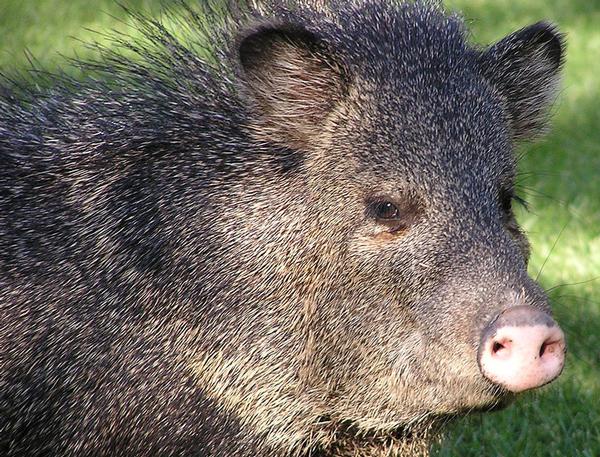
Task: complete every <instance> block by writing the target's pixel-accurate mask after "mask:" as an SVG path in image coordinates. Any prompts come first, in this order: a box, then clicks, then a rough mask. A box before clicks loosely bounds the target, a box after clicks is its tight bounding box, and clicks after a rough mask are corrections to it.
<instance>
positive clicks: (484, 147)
mask: <svg viewBox="0 0 600 457" xmlns="http://www.w3.org/2000/svg"><path fill="white" fill-rule="evenodd" d="M355 109H356V110H358V111H359V113H360V114H359V115H358V116H357V117H356V118H357V119H360V121H359V123H360V124H361V126H360V127H359V128H355V129H354V132H355V135H356V136H359V137H360V138H356V139H355V141H354V144H361V145H362V147H356V148H353V151H354V152H353V153H354V154H356V156H357V159H358V161H359V163H362V164H363V165H364V166H365V168H367V169H370V170H375V171H379V172H380V173H383V174H385V175H387V176H388V177H389V175H390V173H391V174H395V175H397V177H399V178H400V179H401V180H404V181H412V182H413V183H415V184H419V185H420V186H425V187H428V188H431V187H436V186H437V187H439V186H446V185H447V184H448V183H464V184H467V182H468V183H469V185H471V186H476V187H489V186H490V185H493V186H497V185H498V183H500V184H501V185H502V184H503V183H504V185H509V184H510V182H511V181H512V179H513V176H514V173H515V159H514V157H513V152H512V145H511V141H510V137H509V132H508V127H507V121H506V117H505V114H504V111H503V108H502V101H501V100H500V99H499V98H498V97H497V96H496V95H495V94H494V93H493V92H492V90H491V89H490V88H489V87H487V85H486V84H485V82H484V81H482V80H479V79H478V77H477V76H473V75H468V74H466V75H463V74H460V75H456V76H452V77H449V78H447V79H445V80H444V83H443V84H439V85H430V84H429V83H428V81H427V78H422V79H420V78H419V77H418V75H417V76H416V77H415V78H414V79H413V78H406V79H404V80H402V81H401V82H395V81H389V80H388V82H386V83H382V84H381V85H380V87H378V88H374V90H373V91H368V92H367V93H366V94H365V98H364V99H363V102H362V103H360V106H356V107H355Z"/></svg>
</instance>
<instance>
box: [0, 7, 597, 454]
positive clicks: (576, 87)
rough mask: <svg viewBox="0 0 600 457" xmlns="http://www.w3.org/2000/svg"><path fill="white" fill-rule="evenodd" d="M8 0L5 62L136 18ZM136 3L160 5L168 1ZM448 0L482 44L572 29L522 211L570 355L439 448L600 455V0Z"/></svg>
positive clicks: (54, 51) (77, 47)
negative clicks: (539, 30) (525, 30)
mask: <svg viewBox="0 0 600 457" xmlns="http://www.w3.org/2000/svg"><path fill="white" fill-rule="evenodd" d="M0 2H1V3H2V8H1V10H2V14H0V37H2V39H1V40H0V69H2V70H7V69H11V68H13V69H14V68H26V67H27V65H28V61H27V58H26V56H25V53H24V50H25V48H27V49H29V51H31V53H32V54H33V55H34V56H35V57H36V59H37V60H38V61H39V63H40V64H41V65H42V66H44V67H47V68H50V69H55V68H56V67H57V65H58V63H59V62H60V61H61V58H59V56H58V53H60V54H63V55H66V56H74V55H75V54H76V53H77V54H78V55H80V56H86V55H88V54H89V52H90V51H89V50H88V49H86V48H85V47H84V46H83V45H82V44H81V43H80V42H78V41H77V40H82V41H84V42H85V41H91V40H99V41H100V42H104V43H106V40H105V39H104V38H102V37H101V36H99V35H97V34H94V33H92V32H90V31H88V30H86V28H90V29H93V30H97V31H100V32H107V31H108V30H110V29H112V28H118V29H119V30H126V29H127V25H126V24H128V23H131V21H130V20H129V19H127V17H126V15H125V14H124V13H123V11H122V10H121V9H120V8H119V7H118V6H117V4H116V3H115V2H114V1H113V0H96V1H95V2H89V1H86V0H70V1H68V2H67V1H64V0H37V1H33V0H0ZM128 4H129V5H131V6H132V7H133V9H139V8H142V9H146V10H148V9H149V10H150V11H158V10H159V8H160V0H128ZM446 4H447V5H448V6H449V7H450V8H451V9H455V10H461V11H463V12H464V14H465V16H466V18H467V19H468V21H469V24H470V28H471V30H472V32H473V40H474V41H477V42H480V43H491V42H493V41H495V40H497V39H499V38H501V37H502V36H504V35H506V34H508V33H510V32H511V31H513V30H515V29H518V28H520V27H522V26H525V25H527V24H529V23H533V22H536V21H538V20H540V19H551V20H553V21H555V22H556V23H558V24H559V25H560V28H561V30H563V31H564V32H566V33H567V38H568V54H567V64H566V67H565V77H564V84H563V90H562V92H561V94H560V96H559V98H558V101H557V104H556V107H555V113H554V122H553V129H552V131H551V133H550V134H549V135H548V136H547V137H546V138H545V139H544V140H543V141H541V142H538V143H536V144H534V145H528V146H525V147H523V148H522V152H524V153H525V155H524V159H523V160H522V163H521V173H522V176H521V179H520V183H521V185H522V194H523V195H524V196H525V197H526V198H527V200H528V201H529V203H530V206H531V209H532V211H531V213H525V212H521V214H520V215H519V217H520V220H521V222H522V223H523V225H524V227H525V228H526V230H527V232H528V233H529V236H530V239H531V242H532V246H533V257H532V259H531V273H532V275H534V276H537V275H538V273H539V272H540V270H542V266H543V271H541V274H540V281H541V283H542V285H543V286H544V287H545V288H546V289H551V292H550V296H551V298H552V301H553V305H554V310H555V315H556V317H557V320H558V321H559V322H560V323H561V325H562V326H563V328H564V330H565V332H566V334H567V339H568V344H569V355H568V361H567V365H566V368H565V371H564V374H563V376H561V378H560V379H559V380H558V381H557V382H555V383H553V384H552V385H550V386H549V387H547V388H544V389H543V390H542V391H540V392H537V393H535V394H530V395H527V396H525V397H524V398H522V399H521V400H519V401H518V402H517V403H516V404H514V405H513V406H511V407H509V408H507V409H506V410H504V411H502V412H498V413H493V414H486V415H480V416H474V417H471V418H469V419H466V420H462V421H460V422H457V423H456V424H455V425H453V426H452V428H451V430H450V432H449V434H448V436H447V439H446V440H445V441H444V443H443V446H440V448H439V449H437V450H436V451H435V452H434V454H435V455H436V456H461V457H468V456H473V457H475V456H477V457H479V456H506V457H511V456H519V457H520V456H524V457H526V456H557V457H558V456H561V457H562V456H569V457H570V456H582V457H593V456H594V457H596V456H600V280H594V279H597V278H598V277H600V1H598V0H522V1H519V2H517V1H514V0H448V1H446ZM90 5H93V6H90ZM117 18H118V19H119V20H117ZM120 21H123V23H122V22H120ZM128 31H129V32H131V30H128ZM561 232H562V235H561V236H560V238H559V234H560V233H561ZM555 243H556V245H555ZM554 245H555V246H554ZM553 246H554V248H553ZM569 284H572V285H569Z"/></svg>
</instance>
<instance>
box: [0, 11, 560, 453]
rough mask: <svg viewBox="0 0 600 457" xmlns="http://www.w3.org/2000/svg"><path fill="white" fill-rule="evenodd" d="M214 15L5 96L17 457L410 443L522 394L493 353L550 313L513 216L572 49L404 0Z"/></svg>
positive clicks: (5, 333) (1, 247)
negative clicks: (489, 30)
mask: <svg viewBox="0 0 600 457" xmlns="http://www.w3.org/2000/svg"><path fill="white" fill-rule="evenodd" d="M200 10H201V11H200V12H199V13H198V12H194V11H195V10H194V9H191V8H190V9H188V10H187V14H186V15H185V17H184V18H183V19H180V20H179V22H178V24H179V25H178V26H176V27H175V29H178V31H179V32H180V33H179V35H178V36H177V37H176V36H175V35H173V34H172V33H171V32H170V31H169V30H170V29H167V28H166V27H164V26H163V25H161V23H159V22H155V21H152V20H149V19H144V18H142V17H140V18H139V21H138V23H139V26H140V28H141V29H142V30H143V31H144V32H145V37H146V39H145V40H144V41H141V42H128V41H126V40H123V41H122V42H121V44H122V46H123V47H124V48H125V49H126V50H128V51H133V54H134V56H133V57H130V58H128V57H124V53H122V52H111V51H108V50H99V53H100V54H101V57H100V58H99V59H98V60H97V61H94V62H87V63H81V65H82V66H83V67H84V69H85V71H86V72H87V73H88V74H89V75H90V76H89V77H88V78H87V79H84V80H83V81H77V80H73V79H70V78H68V77H66V76H56V77H50V83H51V84H50V85H51V87H49V88H46V89H39V90H37V89H33V88H31V87H18V85H15V84H8V83H7V84H5V87H4V88H3V89H2V91H1V94H2V96H1V97H0V322H1V324H0V454H1V455H3V456H7V457H11V456H13V457H14V456H25V455H27V456H46V455H53V456H65V457H69V456H99V455H107V456H109V455H110V456H115V457H118V456H159V455H160V456H185V455H190V456H214V457H226V456H227V457H230V456H236V457H237V456H239V457H242V456H303V455H306V456H308V455H312V456H316V455H319V456H333V455H335V456H351V455H352V456H367V455H368V456H384V455H409V454H419V453H425V452H426V448H427V433H428V430H429V429H430V428H431V427H434V426H435V424H436V423H437V421H439V420H440V418H442V417H448V416H449V415H456V414H461V413H464V412H466V411H469V410H473V409H478V408H490V407H492V406H494V405H501V404H504V403H505V402H506V400H507V398H508V394H507V392H504V391H503V390H502V389H501V388H499V387H498V386H495V385H493V384H492V383H490V382H489V381H487V380H486V379H485V378H484V377H483V376H482V375H481V373H480V372H479V369H478V366H477V361H476V353H477V346H478V344H479V340H480V335H481V332H482V330H483V329H484V327H485V326H486V325H487V323H488V322H490V320H491V319H492V318H493V317H494V316H496V315H497V314H498V313H499V312H500V311H501V310H502V309H504V308H506V307H508V306H512V305H518V304H530V305H532V306H535V307H538V308H540V309H544V310H547V311H548V310H549V308H548V305H547V302H546V299H545V297H544V294H543V293H542V291H541V289H540V288H539V287H538V286H537V285H536V284H535V283H534V282H533V281H532V280H531V279H530V278H529V277H528V276H527V273H526V262H527V256H528V253H527V250H528V247H527V243H526V240H525V238H524V236H523V234H522V233H521V232H520V230H519V228H518V226H517V225H516V222H515V221H514V217H513V215H512V211H511V205H510V202H511V199H512V196H513V181H514V175H515V162H514V161H515V159H514V154H513V144H514V142H515V141H517V140H520V139H523V138H529V137H532V136H534V135H535V134H537V133H538V132H539V131H540V129H541V128H542V127H543V125H544V121H545V117H546V113H547V110H548V105H549V103H550V102H551V101H552V98H553V97H554V89H555V87H556V84H557V81H558V72H559V69H560V67H561V64H562V60H563V48H564V45H563V40H562V37H561V36H560V35H559V34H558V33H557V31H556V30H555V29H554V28H553V26H551V25H548V24H545V23H539V24H536V25H534V26H531V27H528V28H526V29H523V30H521V31H519V32H515V33H514V34H512V35H510V36H509V37H507V38H505V39H504V40H501V41H499V42H498V43H497V44H495V45H493V46H491V47H489V48H485V49H483V48H477V47H472V46H471V45H469V44H468V43H467V41H466V31H465V29H464V27H463V24H462V22H461V20H460V18H459V17H458V16H454V15H451V16H448V15H446V14H445V13H444V12H442V11H441V9H440V8H439V7H438V6H435V5H433V4H429V3H415V4H413V3H410V4H396V3H395V2H393V1H391V0H390V1H385V0H373V1H367V0H365V1H359V0H356V1H351V2H348V1H345V0H335V1H332V2H319V1H316V0H315V1H310V0H297V1H296V2H285V3H273V4H264V3H262V4H259V5H255V4H252V5H242V6H240V7H236V8H234V7H230V8H229V11H228V13H227V14H226V15H225V16H223V15H222V13H223V12H222V10H221V9H220V8H218V7H216V6H215V7H210V6H204V7H200ZM182 34H183V35H184V37H183V38H182V37H181V35H182ZM129 54H131V53H129ZM388 203H389V204H391V205H392V207H393V208H396V209H398V212H397V213H395V214H394V217H392V218H389V217H382V215H381V208H385V207H388V208H389V206H385V205H386V204H388ZM448 335H450V336H451V338H448Z"/></svg>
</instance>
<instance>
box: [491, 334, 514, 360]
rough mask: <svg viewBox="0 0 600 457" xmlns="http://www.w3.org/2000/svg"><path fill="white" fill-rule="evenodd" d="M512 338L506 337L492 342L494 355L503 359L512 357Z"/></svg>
mask: <svg viewBox="0 0 600 457" xmlns="http://www.w3.org/2000/svg"><path fill="white" fill-rule="evenodd" d="M511 345H512V340H510V339H507V338H504V339H502V340H496V341H494V342H493V343H492V356H493V357H499V358H502V359H505V358H508V357H510V352H511V351H510V348H511Z"/></svg>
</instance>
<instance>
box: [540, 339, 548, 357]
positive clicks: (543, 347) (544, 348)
mask: <svg viewBox="0 0 600 457" xmlns="http://www.w3.org/2000/svg"><path fill="white" fill-rule="evenodd" d="M547 347H548V343H546V342H545V341H544V342H543V343H542V346H541V347H540V358H541V357H543V356H544V352H546V348H547Z"/></svg>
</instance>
